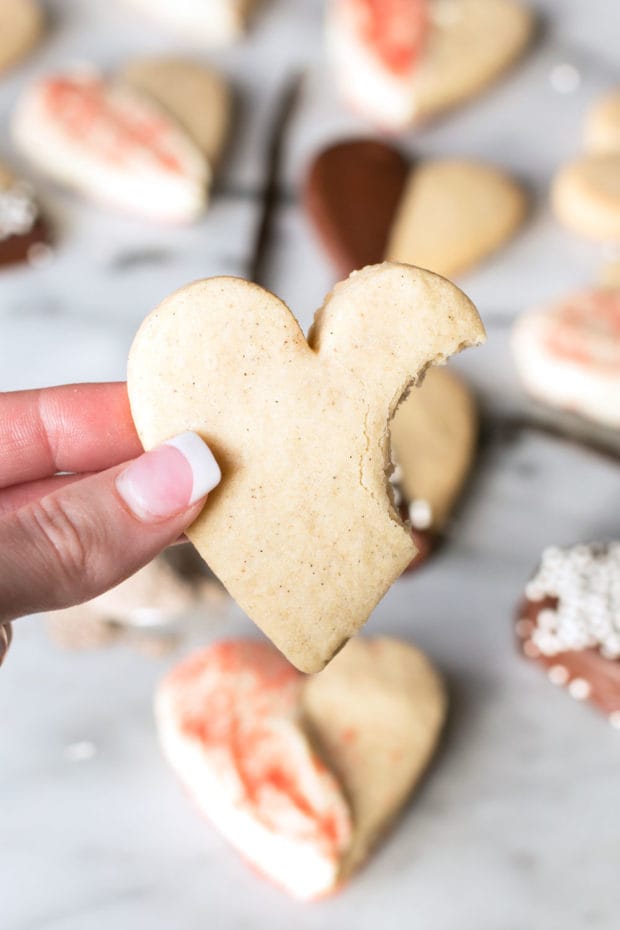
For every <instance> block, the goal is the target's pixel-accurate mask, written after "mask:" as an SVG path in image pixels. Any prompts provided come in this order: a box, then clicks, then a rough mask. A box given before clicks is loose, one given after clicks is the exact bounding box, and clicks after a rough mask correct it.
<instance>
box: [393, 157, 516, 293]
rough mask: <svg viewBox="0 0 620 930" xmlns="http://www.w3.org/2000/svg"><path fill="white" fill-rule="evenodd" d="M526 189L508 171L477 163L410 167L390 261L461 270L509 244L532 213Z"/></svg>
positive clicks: (446, 272)
mask: <svg viewBox="0 0 620 930" xmlns="http://www.w3.org/2000/svg"><path fill="white" fill-rule="evenodd" d="M527 206H528V202H527V197H526V194H525V193H524V191H523V189H522V188H521V187H520V186H519V185H518V184H517V183H516V182H515V181H514V180H513V179H512V178H511V177H510V176H509V175H508V174H506V173H505V172H503V171H500V170H499V169H498V168H495V167H493V166H491V165H484V164H479V163H478V162H473V161H471V162H470V161H461V160H448V159H446V160H441V161H431V162H426V163H423V164H421V165H420V166H418V167H414V168H412V169H411V172H410V174H409V181H408V183H407V186H406V188H405V191H404V194H403V196H402V198H401V201H400V206H399V208H398V210H397V213H396V217H395V220H394V224H393V226H392V232H391V235H390V238H389V241H388V246H387V251H386V256H385V257H386V259H387V260H388V261H394V262H407V263H409V264H412V265H418V266H419V267H421V268H428V269H429V270H431V271H435V272H436V273H437V274H441V275H446V276H448V277H450V276H452V275H455V274H459V273H460V272H463V271H465V270H466V269H468V268H470V267H471V266H472V265H475V264H476V263H477V262H479V261H480V260H481V259H483V258H485V257H486V256H487V255H489V254H491V253H492V252H494V251H495V250H496V249H498V248H499V247H500V246H501V245H503V243H505V242H506V241H507V240H508V239H510V237H511V236H513V235H514V233H515V232H516V231H517V229H518V228H519V226H521V224H522V223H523V222H524V220H525V217H526V214H527Z"/></svg>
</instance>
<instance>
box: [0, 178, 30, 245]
mask: <svg viewBox="0 0 620 930" xmlns="http://www.w3.org/2000/svg"><path fill="white" fill-rule="evenodd" d="M38 216H39V210H38V207H37V205H36V202H35V200H34V197H33V195H32V190H31V188H30V186H29V185H28V184H24V183H23V182H21V181H16V182H15V183H14V184H12V185H11V186H10V187H8V188H6V190H1V191H0V242H3V241H5V240H6V239H9V238H10V237H11V236H25V235H27V234H28V233H29V232H30V231H31V229H32V227H33V226H34V224H35V223H36V221H37V219H38Z"/></svg>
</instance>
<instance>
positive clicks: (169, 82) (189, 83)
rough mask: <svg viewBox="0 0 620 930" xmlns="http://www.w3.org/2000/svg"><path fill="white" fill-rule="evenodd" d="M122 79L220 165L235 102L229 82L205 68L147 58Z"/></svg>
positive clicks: (135, 63)
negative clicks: (148, 97)
mask: <svg viewBox="0 0 620 930" xmlns="http://www.w3.org/2000/svg"><path fill="white" fill-rule="evenodd" d="M120 76H121V79H123V80H125V81H126V82H127V83H128V84H130V85H131V86H132V87H134V88H136V90H139V91H141V92H143V93H145V94H148V95H149V96H150V97H152V98H153V99H154V100H155V101H156V102H157V103H158V104H159V105H160V106H161V107H163V108H164V109H165V110H167V111H168V113H169V114H170V115H171V116H173V117H174V118H175V119H176V120H177V122H178V123H179V124H180V125H181V127H182V128H183V129H184V130H185V131H186V132H187V134H188V135H189V136H190V137H191V139H192V141H193V142H194V143H195V144H196V145H197V147H198V148H199V149H200V150H201V151H202V152H203V154H204V155H206V157H207V160H208V161H209V163H210V164H211V165H214V164H217V162H218V160H219V157H220V155H221V152H222V148H223V146H224V143H225V141H226V136H227V134H228V130H229V126H230V114H231V108H232V100H231V94H230V90H229V88H228V86H227V84H226V82H225V81H224V80H223V78H221V77H220V76H219V75H218V74H216V73H215V72H214V71H212V70H211V69H210V68H206V67H205V66H204V65H200V64H197V63H196V62H192V61H184V60H182V59H175V58H144V59H140V60H138V61H133V62H131V63H130V64H128V65H127V66H126V67H125V68H124V70H123V71H122V72H121V75H120Z"/></svg>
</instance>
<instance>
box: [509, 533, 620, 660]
mask: <svg viewBox="0 0 620 930" xmlns="http://www.w3.org/2000/svg"><path fill="white" fill-rule="evenodd" d="M525 594H526V597H527V599H528V600H530V601H542V600H543V599H544V598H546V597H551V598H557V601H558V604H557V607H555V608H545V610H542V611H541V612H540V614H539V615H538V619H537V623H536V629H535V630H534V632H533V633H532V641H533V642H534V643H535V644H536V646H537V647H538V648H539V650H540V651H541V652H542V653H543V655H548V656H552V655H557V654H558V653H559V652H571V651H581V650H583V649H599V650H600V652H601V654H602V655H603V656H604V657H605V658H607V659H618V658H620V543H618V542H612V543H591V544H590V545H580V546H573V547H572V548H571V549H558V548H555V547H550V548H548V549H545V551H544V552H543V556H542V560H541V563H540V567H539V568H538V571H537V572H536V574H535V575H534V577H533V578H532V579H531V581H529V582H528V584H527V587H526V589H525Z"/></svg>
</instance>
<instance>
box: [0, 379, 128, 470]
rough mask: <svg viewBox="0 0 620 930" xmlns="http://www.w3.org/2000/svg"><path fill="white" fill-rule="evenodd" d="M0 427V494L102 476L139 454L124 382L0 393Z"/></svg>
mask: <svg viewBox="0 0 620 930" xmlns="http://www.w3.org/2000/svg"><path fill="white" fill-rule="evenodd" d="M0 424H1V428H0V488H2V487H9V486H10V485H13V484H18V483H19V484H21V483H22V482H25V481H37V480H38V479H40V478H47V477H50V476H51V475H54V474H56V473H58V472H75V473H80V472H92V471H101V470H102V469H104V468H110V467H111V466H113V465H118V464H120V463H121V462H125V461H127V460H128V459H132V458H135V457H136V456H137V455H139V454H140V453H141V452H142V444H141V443H140V440H139V439H138V435H137V433H136V429H135V427H134V425H133V420H132V418H131V412H130V410H129V399H128V397H127V386H126V384H125V383H124V382H114V383H110V384H67V385H63V386H61V387H53V388H42V389H40V390H34V391H15V392H13V393H4V394H1V393H0Z"/></svg>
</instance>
